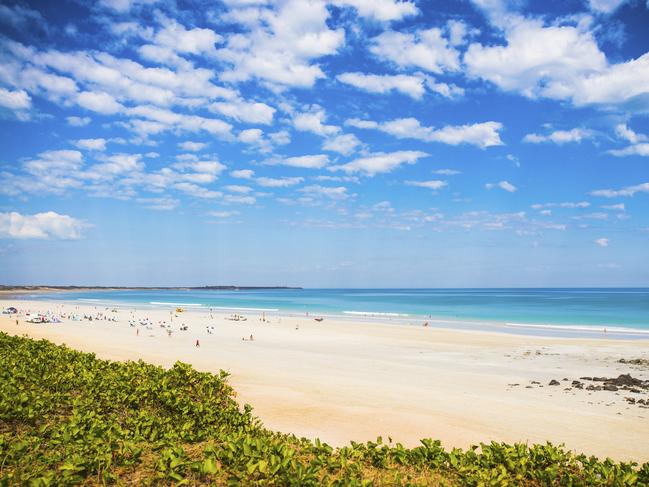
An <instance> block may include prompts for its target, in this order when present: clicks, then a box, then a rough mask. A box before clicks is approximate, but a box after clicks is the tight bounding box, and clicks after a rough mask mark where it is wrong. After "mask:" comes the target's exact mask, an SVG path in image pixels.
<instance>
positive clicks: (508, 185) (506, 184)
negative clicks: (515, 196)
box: [485, 181, 518, 193]
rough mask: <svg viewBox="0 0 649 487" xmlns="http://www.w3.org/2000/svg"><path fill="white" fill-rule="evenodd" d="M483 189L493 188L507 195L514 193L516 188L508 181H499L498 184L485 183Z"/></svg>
mask: <svg viewBox="0 0 649 487" xmlns="http://www.w3.org/2000/svg"><path fill="white" fill-rule="evenodd" d="M485 188H487V189H493V188H500V189H502V190H504V191H507V192H508V193H515V192H516V191H517V190H518V188H517V187H516V186H514V185H513V184H512V183H510V182H509V181H500V182H498V183H487V184H485Z"/></svg>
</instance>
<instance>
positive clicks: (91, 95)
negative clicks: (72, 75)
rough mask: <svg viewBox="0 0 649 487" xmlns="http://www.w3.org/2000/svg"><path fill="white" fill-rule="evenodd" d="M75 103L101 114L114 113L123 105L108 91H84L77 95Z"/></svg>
mask: <svg viewBox="0 0 649 487" xmlns="http://www.w3.org/2000/svg"><path fill="white" fill-rule="evenodd" d="M77 103H78V104H79V105H80V106H82V107H83V108H86V109H88V110H92V111H93V112H97V113H101V114H102V115H114V114H115V113H117V112H120V111H121V110H122V109H123V108H124V107H123V106H122V105H121V104H120V103H118V102H117V101H116V100H115V98H113V97H112V96H111V95H109V94H108V93H104V92H92V91H84V92H82V93H79V96H77Z"/></svg>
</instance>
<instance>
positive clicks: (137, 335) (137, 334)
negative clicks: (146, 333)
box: [135, 328, 140, 337]
mask: <svg viewBox="0 0 649 487" xmlns="http://www.w3.org/2000/svg"><path fill="white" fill-rule="evenodd" d="M135 336H136V337H139V336H140V329H139V328H137V329H136V330H135Z"/></svg>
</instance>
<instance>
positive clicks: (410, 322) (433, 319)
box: [0, 288, 649, 341]
mask: <svg viewBox="0 0 649 487" xmlns="http://www.w3.org/2000/svg"><path fill="white" fill-rule="evenodd" d="M133 289H134V288H131V289H128V290H133ZM150 289H162V288H150ZM87 290H89V291H92V290H97V288H88V289H87ZM105 290H108V289H105ZM111 290H127V289H119V288H115V289H112V288H111ZM57 291H58V290H51V291H47V292H46V294H45V295H44V296H42V297H40V296H38V294H39V292H29V291H25V292H24V293H20V294H19V295H15V296H12V295H11V294H3V293H2V291H0V303H1V302H2V301H5V300H9V299H11V298H14V299H18V300H21V301H22V300H25V298H24V296H25V295H30V294H32V295H36V296H37V297H36V301H40V302H46V301H47V297H48V295H49V294H51V293H56V292H57ZM79 291H80V292H84V291H83V290H77V289H74V290H71V291H65V290H64V291H61V293H62V294H64V293H66V292H79ZM43 298H45V299H43ZM51 302H52V303H62V304H67V305H70V306H73V305H79V304H83V305H92V306H105V307H122V308H132V309H151V310H155V309H158V308H165V309H168V310H170V311H171V310H174V309H175V308H176V307H181V308H187V309H186V310H185V312H199V311H208V310H216V311H215V313H232V312H237V313H238V312H243V313H265V314H267V315H268V316H269V317H270V316H274V317H282V316H285V317H288V318H303V317H304V312H303V311H302V310H300V311H297V310H294V311H291V310H283V309H279V308H247V307H234V306H233V307H227V306H210V305H206V304H201V303H171V302H146V303H144V302H137V303H136V302H133V303H130V302H126V301H119V300H110V299H100V298H98V299H91V298H87V299H86V298H78V299H77V300H65V299H60V300H53V301H51ZM308 313H309V314H308V317H310V318H311V317H323V318H327V319H333V320H336V321H344V322H350V323H353V322H357V321H362V322H365V323H373V324H378V325H395V326H422V325H423V326H428V327H430V328H436V329H443V330H447V331H466V332H477V333H494V334H501V335H515V336H530V337H539V338H541V337H550V338H574V339H595V340H641V341H642V340H649V329H643V328H633V327H630V326H621V325H600V324H596V325H592V324H573V323H564V324H562V323H515V322H512V321H507V320H504V321H498V320H487V319H474V318H459V317H458V318H446V317H443V316H434V315H417V314H403V313H401V314H400V313H382V312H376V313H373V312H359V311H345V312H342V313H330V312H325V313H320V312H318V311H317V310H315V311H312V310H309V311H308ZM424 323H427V325H424Z"/></svg>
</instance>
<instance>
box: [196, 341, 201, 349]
mask: <svg viewBox="0 0 649 487" xmlns="http://www.w3.org/2000/svg"><path fill="white" fill-rule="evenodd" d="M200 346H201V342H199V341H198V340H196V347H199V348H200Z"/></svg>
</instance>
